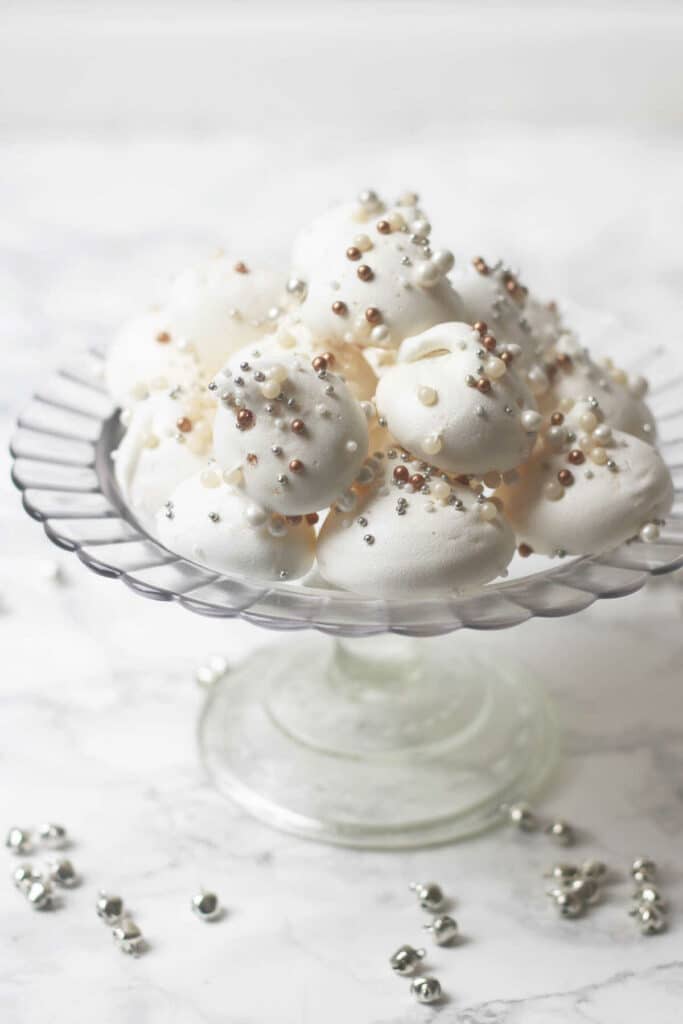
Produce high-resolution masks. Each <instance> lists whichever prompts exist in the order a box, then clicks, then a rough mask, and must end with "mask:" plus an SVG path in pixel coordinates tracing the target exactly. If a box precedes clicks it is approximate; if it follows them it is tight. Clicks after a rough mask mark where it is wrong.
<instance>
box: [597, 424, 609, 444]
mask: <svg viewBox="0 0 683 1024" xmlns="http://www.w3.org/2000/svg"><path fill="white" fill-rule="evenodd" d="M592 436H593V440H594V441H596V442H597V443H598V444H601V445H605V444H609V443H610V441H611V440H612V430H611V428H610V427H609V425H608V424H607V423H599V424H598V425H597V427H596V428H595V430H594V431H593V435H592Z"/></svg>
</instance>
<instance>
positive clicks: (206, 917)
mask: <svg viewBox="0 0 683 1024" xmlns="http://www.w3.org/2000/svg"><path fill="white" fill-rule="evenodd" d="M192 909H193V910H194V912H195V914H196V915H197V917H200V918H201V919H202V921H217V920H218V918H219V917H221V915H222V913H223V912H222V910H221V905H220V903H219V901H218V896H216V894H215V893H213V892H205V891H204V890H202V891H201V892H199V893H197V895H196V896H193V897H192Z"/></svg>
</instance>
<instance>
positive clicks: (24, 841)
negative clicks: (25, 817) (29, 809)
mask: <svg viewBox="0 0 683 1024" xmlns="http://www.w3.org/2000/svg"><path fill="white" fill-rule="evenodd" d="M5 846H6V847H7V849H8V850H11V851H12V853H16V854H17V855H20V854H24V853H29V851H30V850H31V833H30V832H28V831H27V830H26V829H23V828H16V827H14V828H11V829H10V830H9V832H8V833H7V836H6V837H5Z"/></svg>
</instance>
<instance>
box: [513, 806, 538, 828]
mask: <svg viewBox="0 0 683 1024" xmlns="http://www.w3.org/2000/svg"><path fill="white" fill-rule="evenodd" d="M508 817H509V819H510V821H511V823H512V824H513V825H516V827H517V828H518V829H519V830H520V832H535V830H536V829H537V828H538V821H537V820H536V815H535V814H534V812H533V811H532V810H531V808H530V807H529V805H528V804H512V805H511V806H510V807H509V808H508Z"/></svg>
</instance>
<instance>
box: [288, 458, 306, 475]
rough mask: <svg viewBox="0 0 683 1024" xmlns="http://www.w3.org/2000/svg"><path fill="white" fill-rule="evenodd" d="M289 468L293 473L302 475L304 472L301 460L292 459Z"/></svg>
mask: <svg viewBox="0 0 683 1024" xmlns="http://www.w3.org/2000/svg"><path fill="white" fill-rule="evenodd" d="M289 468H290V470H291V471H292V473H301V472H303V468H304V464H303V462H302V461H301V459H292V460H291V462H290V463H289Z"/></svg>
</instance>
